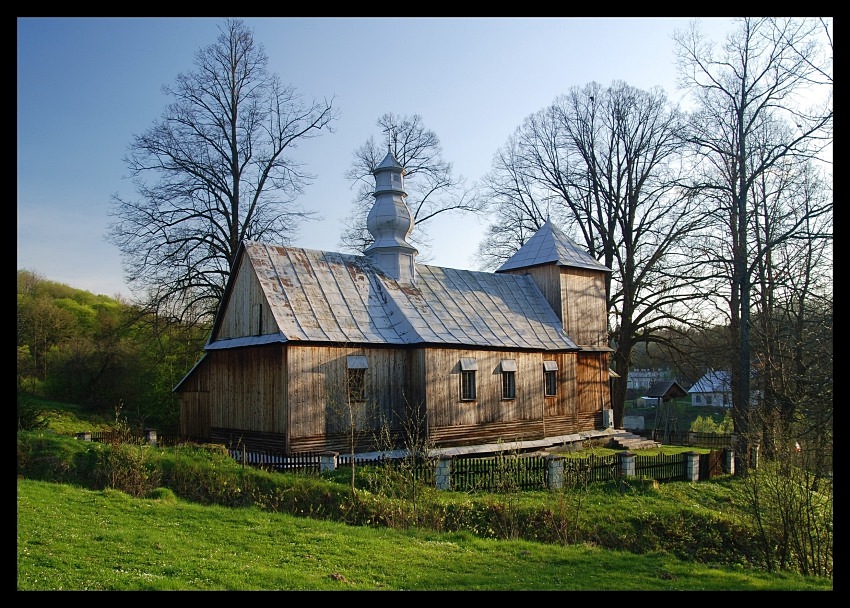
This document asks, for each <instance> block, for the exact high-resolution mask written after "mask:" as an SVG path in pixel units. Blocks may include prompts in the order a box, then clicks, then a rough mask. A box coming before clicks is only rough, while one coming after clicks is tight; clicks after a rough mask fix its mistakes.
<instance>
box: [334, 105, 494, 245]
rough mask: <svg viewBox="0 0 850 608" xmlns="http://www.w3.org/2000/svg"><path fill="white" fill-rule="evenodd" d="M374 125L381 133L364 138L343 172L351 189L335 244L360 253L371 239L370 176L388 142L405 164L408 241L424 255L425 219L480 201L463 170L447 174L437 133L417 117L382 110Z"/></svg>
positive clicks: (470, 209)
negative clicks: (411, 229)
mask: <svg viewBox="0 0 850 608" xmlns="http://www.w3.org/2000/svg"><path fill="white" fill-rule="evenodd" d="M377 125H378V126H379V127H380V128H381V129H382V130H383V132H384V133H385V135H384V136H383V138H382V139H380V140H378V141H376V140H375V138H374V137H369V139H368V140H367V141H366V142H365V143H364V144H363V145H362V146H360V147H359V148H358V149H357V150H356V151H355V152H354V161H353V162H352V166H351V168H350V169H349V170H348V171H347V172H346V178H347V179H349V180H350V181H351V183H352V187H353V188H355V189H356V192H357V195H356V198H355V200H354V201H353V203H352V204H353V209H352V211H351V213H350V214H349V215H348V216H347V217H346V218H345V220H344V223H345V229H344V230H343V232H342V236H341V237H340V247H341V248H342V249H343V251H348V252H350V253H357V254H359V253H362V252H363V251H364V250H365V249H366V248H367V247H368V246H369V245H371V244H372V241H373V240H374V239H373V238H372V235H371V234H370V233H369V230H368V229H367V228H366V218H367V217H368V215H369V211H370V210H371V209H372V206H373V204H374V202H375V199H374V196H373V194H374V192H375V178H374V176H373V174H372V172H373V171H374V170H375V168H376V167H377V166H378V164H379V163H380V162H381V161H382V160H383V159H384V157H385V156H386V154H387V144H388V145H389V149H390V151H392V153H393V155H394V156H395V158H396V160H397V161H398V162H399V164H401V166H403V167H404V170H405V174H404V175H405V177H404V180H405V181H404V186H405V192H406V193H407V201H406V202H407V206H408V207H409V208H410V211H411V213H412V214H413V221H414V222H415V224H416V226H417V228H416V230H415V231H414V232H413V233H412V234H411V237H410V241H411V243H412V244H413V245H415V246H417V247H418V248H420V249H421V251H420V255H421V258H420V259H427V247H428V242H429V238H428V232H427V225H428V222H429V221H431V220H433V219H434V218H437V217H440V216H444V215H446V214H448V213H473V214H477V213H481V211H482V209H483V207H484V205H483V201H482V200H481V199H480V198H479V197H478V196H477V193H476V191H475V188H474V187H467V185H466V180H465V179H464V178H463V176H457V177H456V176H454V175H453V174H452V171H453V166H452V163H450V162H447V161H446V160H444V159H443V157H442V154H443V150H442V146H441V145H440V140H439V138H438V137H437V135H436V133H434V132H433V131H431V130H429V129H426V128H425V126H424V124H423V123H422V117H421V116H419V115H418V114H415V115H413V116H397V115H395V114H392V113H387V114H384V115H383V116H381V118H379V119H378V122H377Z"/></svg>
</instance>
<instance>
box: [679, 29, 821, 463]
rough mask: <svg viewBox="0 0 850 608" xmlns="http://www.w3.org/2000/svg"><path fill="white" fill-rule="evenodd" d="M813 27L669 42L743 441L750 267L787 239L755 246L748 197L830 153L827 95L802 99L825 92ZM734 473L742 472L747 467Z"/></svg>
mask: <svg viewBox="0 0 850 608" xmlns="http://www.w3.org/2000/svg"><path fill="white" fill-rule="evenodd" d="M821 26H822V24H821V22H819V21H817V20H813V19H797V18H749V17H747V18H741V19H740V20H739V21H738V28H737V29H736V30H735V31H734V32H733V33H731V34H730V35H729V36H728V37H727V39H726V41H725V44H724V45H723V46H722V48H721V49H720V52H719V53H718V54H715V49H714V46H713V44H711V43H710V42H709V41H707V40H706V39H705V38H704V37H703V35H702V34H701V32H700V30H699V26H698V23H697V22H693V23H692V24H691V27H690V29H688V30H686V31H684V32H676V34H675V37H674V38H675V41H676V53H677V61H678V68H679V77H680V84H681V85H682V86H683V87H685V88H687V89H690V90H692V91H693V92H694V93H695V94H696V101H697V109H696V111H695V112H694V113H693V117H692V121H691V123H690V127H689V132H688V134H687V139H688V141H689V143H690V144H691V145H692V146H693V149H694V150H695V153H696V155H697V156H696V158H695V160H694V162H693V165H692V166H693V171H694V172H699V175H698V177H697V178H696V179H694V181H693V186H694V191H695V192H699V193H700V196H702V197H703V198H704V200H706V201H711V207H712V211H713V212H714V213H715V217H716V219H717V220H718V223H717V226H718V227H717V229H716V230H715V233H714V238H715V239H716V240H717V242H719V243H721V244H722V245H723V248H725V250H726V251H727V252H728V255H727V254H725V253H724V254H720V253H719V252H720V251H721V250H720V249H715V251H716V252H718V255H717V256H716V257H715V260H714V261H715V268H720V267H721V266H723V267H725V271H721V272H719V273H718V274H719V276H721V277H724V278H725V280H726V284H727V285H728V288H727V289H726V292H727V294H728V297H727V298H726V302H727V303H728V310H729V327H730V330H731V339H732V343H733V348H734V353H735V356H736V364H735V365H734V366H733V368H732V393H733V408H734V409H733V411H734V419H735V427H736V430H737V431H738V432H739V433H740V434H741V436H743V437H746V436H747V431H748V430H749V421H750V414H751V412H750V400H751V372H752V349H751V337H750V329H751V310H752V308H753V305H752V280H753V275H752V273H753V268H754V265H755V263H754V259H753V258H754V256H757V257H758V258H759V259H761V260H764V258H765V256H766V255H767V254H768V253H769V252H770V251H771V250H772V249H773V248H774V247H775V246H776V244H777V243H779V242H782V241H783V240H785V239H787V238H788V231H787V229H786V230H783V232H784V233H785V235H784V236H782V237H778V236H777V235H772V236H771V237H770V238H769V241H768V242H763V243H762V245H763V246H761V247H756V246H755V243H756V242H759V235H758V234H756V232H755V231H756V224H755V218H756V217H757V214H756V207H757V206H758V198H759V197H758V196H757V195H755V194H754V191H755V189H756V188H757V187H758V182H759V180H761V179H762V178H763V177H764V176H767V175H769V174H771V173H773V172H775V171H776V170H777V168H778V167H779V166H780V165H781V164H782V163H784V162H797V163H800V162H807V161H808V160H810V159H814V158H818V157H819V156H821V157H822V156H823V153H824V152H825V151H827V150H828V149H829V148H830V147H831V141H832V134H831V127H832V103H831V94H829V95H828V96H827V97H826V99H825V101H823V102H821V103H819V104H816V105H811V104H805V103H804V101H803V98H802V96H803V95H804V94H805V93H807V92H809V91H811V89H812V87H813V86H817V85H820V86H823V87H827V88H828V90H829V91H831V86H832V78H831V76H827V75H828V74H831V58H827V57H825V56H823V55H822V54H821V46H820V45H819V43H818V40H817V36H818V35H820V34H822V27H821ZM794 127H796V128H794ZM822 209H823V208H822ZM823 211H825V209H823V210H822V211H821V212H823ZM815 213H817V212H815ZM762 219H764V217H762ZM764 234H765V233H764V232H762V236H763V235H764ZM707 262H709V263H710V262H711V260H707ZM742 464H743V467H746V459H744V461H743V463H742Z"/></svg>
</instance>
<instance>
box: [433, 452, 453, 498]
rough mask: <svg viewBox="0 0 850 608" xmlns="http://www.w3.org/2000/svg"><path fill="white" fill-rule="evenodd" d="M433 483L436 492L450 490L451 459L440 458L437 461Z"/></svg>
mask: <svg viewBox="0 0 850 608" xmlns="http://www.w3.org/2000/svg"><path fill="white" fill-rule="evenodd" d="M434 481H435V483H436V486H437V489H438V490H451V489H452V457H451V456H440V459H439V460H438V461H437V470H436V472H435V474H434Z"/></svg>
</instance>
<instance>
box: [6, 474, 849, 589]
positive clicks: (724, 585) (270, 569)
mask: <svg viewBox="0 0 850 608" xmlns="http://www.w3.org/2000/svg"><path fill="white" fill-rule="evenodd" d="M17 490H18V494H17V513H18V536H17V542H18V552H17V589H18V590H19V591H24V590H114V591H137V590H186V591H191V590H208V591H212V590H257V591H260V590H386V591H393V590H411V591H414V590H432V591H437V590H456V591H462V590H464V591H465V590H478V591H507V590H511V591H520V590H524V591H531V590H559V591H561V590H562V591H568V590H570V591H574V590H585V591H603V590H640V591H670V590H688V591H697V590H699V591H711V590H724V591H739V590H747V591H759V590H761V591H767V590H771V591H777V590H795V591H796V590H821V591H831V590H832V581H831V580H829V579H820V578H807V577H802V576H799V575H793V574H768V573H764V572H758V571H751V570H746V569H739V568H721V567H713V566H711V565H705V564H695V563H690V562H684V561H680V560H677V559H675V558H673V557H671V556H669V555H664V554H649V555H642V556H638V555H634V554H631V553H627V552H619V551H606V550H602V549H598V548H594V547H591V546H581V545H580V546H560V545H553V544H542V543H534V542H527V541H521V540H492V539H482V538H477V537H475V536H473V535H472V534H469V533H456V534H440V533H437V532H430V531H421V530H419V531H418V530H408V531H399V530H391V529H387V528H370V527H357V526H347V525H344V524H341V523H335V522H329V521H316V520H312V519H307V518H299V517H294V516H290V515H285V514H279V513H269V512H265V511H261V510H258V509H256V508H253V507H251V508H228V507H220V506H200V505H197V504H192V503H188V502H185V501H182V500H179V499H176V498H174V496H173V495H171V494H170V493H168V492H163V493H162V494H161V497H160V498H159V499H151V498H131V497H130V496H128V495H126V494H124V493H122V492H118V491H115V490H104V491H91V490H85V489H81V488H78V487H74V486H71V485H65V484H55V483H51V482H44V481H31V480H24V479H18V482H17Z"/></svg>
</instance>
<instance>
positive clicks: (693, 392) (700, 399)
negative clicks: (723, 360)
mask: <svg viewBox="0 0 850 608" xmlns="http://www.w3.org/2000/svg"><path fill="white" fill-rule="evenodd" d="M688 394H689V395H690V396H691V405H702V406H707V405H711V406H715V407H717V406H720V407H731V406H732V375H731V374H730V373H729V372H727V371H722V370H721V371H713V370H712V371H708V372H706V373H705V374H704V375H703V377H702V378H700V379H699V380H697V381H696V383H695V384H694V385H693V386H692V387H691V388H690V389H689V390H688Z"/></svg>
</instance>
